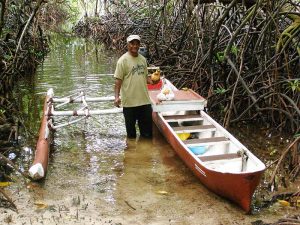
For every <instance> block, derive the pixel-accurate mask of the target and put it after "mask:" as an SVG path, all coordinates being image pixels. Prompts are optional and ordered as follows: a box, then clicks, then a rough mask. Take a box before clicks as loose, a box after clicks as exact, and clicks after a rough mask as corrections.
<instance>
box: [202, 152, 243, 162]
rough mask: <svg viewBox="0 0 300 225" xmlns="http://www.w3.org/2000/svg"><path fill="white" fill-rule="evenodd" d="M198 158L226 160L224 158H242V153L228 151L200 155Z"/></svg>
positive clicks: (205, 160) (203, 160)
mask: <svg viewBox="0 0 300 225" xmlns="http://www.w3.org/2000/svg"><path fill="white" fill-rule="evenodd" d="M198 158H199V159H200V160H201V161H202V162H207V161H215V160H224V159H236V158H241V155H240V154H238V153H228V154H222V155H208V156H198Z"/></svg>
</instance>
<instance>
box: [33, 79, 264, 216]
mask: <svg viewBox="0 0 300 225" xmlns="http://www.w3.org/2000/svg"><path fill="white" fill-rule="evenodd" d="M163 80H164V82H160V85H148V89H149V95H150V99H151V101H152V108H153V115H152V117H153V122H154V123H155V124H156V126H157V127H158V128H159V130H160V131H161V133H162V134H163V135H164V136H165V138H166V140H167V141H168V142H169V144H170V145H171V146H172V148H173V149H174V151H175V152H176V153H177V154H178V155H179V156H180V158H181V159H182V160H183V161H184V162H185V164H186V165H187V166H188V167H189V168H190V169H191V171H192V172H193V173H194V174H195V175H196V176H197V177H198V178H199V180H200V181H201V183H203V184H204V185H205V186H206V187H207V188H208V189H210V190H211V191H213V192H214V193H216V194H218V195H220V196H222V197H224V198H227V199H229V200H231V201H233V202H235V203H236V204H237V205H239V206H240V207H241V208H242V209H243V210H245V211H246V212H250V210H251V199H252V196H253V193H254V191H255V189H256V187H257V186H258V184H259V182H260V178H261V176H262V174H263V172H264V170H265V165H264V164H263V163H262V162H261V161H260V160H259V159H258V158H257V157H256V156H255V155H254V154H252V153H251V152H250V150H248V149H247V148H246V147H245V146H244V145H243V144H241V143H240V142H239V141H238V140H237V139H236V138H235V137H234V136H233V135H231V134H230V133H229V132H228V131H227V130H226V129H224V128H223V127H222V126H221V125H220V124H218V123H217V122H216V121H215V120H214V119H212V118H211V117H210V116H209V115H208V114H207V113H205V112H204V109H205V107H206V100H205V99H204V98H203V97H201V96H200V95H198V94H197V93H195V92H194V91H192V90H191V89H187V90H178V89H177V88H176V87H175V86H174V85H173V84H172V83H171V82H169V81H168V80H167V79H163ZM161 85H167V86H168V87H169V88H170V89H171V91H172V92H173V93H174V96H173V99H172V100H168V101H161V100H159V99H158V96H159V94H160V93H161V89H162V86H161ZM113 99H114V98H113V97H98V98H88V97H85V95H84V93H81V94H79V95H78V96H77V97H68V98H55V97H54V96H53V90H52V89H50V90H49V91H48V93H47V97H46V99H45V104H44V115H43V119H42V122H41V128H40V136H39V140H38V143H37V148H36V155H35V159H34V162H33V165H32V167H31V168H30V169H29V174H30V176H31V177H32V178H33V179H36V180H38V179H41V178H43V177H44V176H45V174H46V171H47V165H48V157H49V134H50V132H51V131H52V130H55V129H57V128H59V127H62V126H66V125H69V124H72V123H75V122H78V121H80V120H81V119H84V118H86V117H88V116H90V115H99V114H111V113H120V112H122V108H114V109H104V110H89V109H88V105H87V102H89V101H91V102H97V101H113ZM71 102H81V103H83V108H81V109H79V110H77V111H56V110H55V107H54V103H56V104H57V103H59V104H58V105H57V106H56V108H58V107H60V106H62V105H65V104H68V103H71ZM67 115H69V116H83V117H82V118H79V119H76V120H73V121H69V122H68V123H65V124H61V125H57V126H55V125H54V124H53V122H52V121H53V120H52V118H53V117H54V116H67Z"/></svg>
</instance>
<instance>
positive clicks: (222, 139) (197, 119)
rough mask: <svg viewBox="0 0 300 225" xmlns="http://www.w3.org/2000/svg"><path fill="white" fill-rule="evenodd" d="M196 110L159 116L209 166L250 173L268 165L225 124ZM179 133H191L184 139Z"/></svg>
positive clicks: (219, 170) (229, 171)
mask: <svg viewBox="0 0 300 225" xmlns="http://www.w3.org/2000/svg"><path fill="white" fill-rule="evenodd" d="M197 112H199V111H177V112H160V113H159V116H161V118H162V119H163V120H165V122H166V124H167V126H168V127H169V129H170V130H171V132H173V135H174V136H175V137H176V138H177V139H178V141H179V142H181V144H182V145H183V146H184V148H185V149H186V151H188V152H189V153H190V154H191V155H192V156H193V157H194V159H195V160H196V161H198V162H199V163H200V164H202V165H203V166H205V167H206V168H207V169H209V170H214V171H218V172H223V173H251V172H257V171H261V170H264V169H265V165H264V164H263V163H262V162H261V161H260V160H259V159H258V158H257V157H256V156H255V155H253V154H252V153H251V152H250V151H249V150H248V149H247V148H246V147H245V146H244V145H242V144H241V143H240V142H239V141H238V140H237V139H236V138H235V137H233V136H232V135H231V134H230V133H229V132H228V131H227V130H226V129H225V128H223V127H222V126H221V125H219V124H218V123H217V122H216V121H215V120H213V119H212V118H211V117H210V116H209V115H207V114H206V113H205V112H203V111H200V114H199V113H198V114H197ZM178 134H186V135H190V136H189V138H188V139H186V140H184V139H183V138H180V137H179V136H180V135H178ZM197 149H198V150H199V149H200V150H201V151H200V152H199V151H198V150H197Z"/></svg>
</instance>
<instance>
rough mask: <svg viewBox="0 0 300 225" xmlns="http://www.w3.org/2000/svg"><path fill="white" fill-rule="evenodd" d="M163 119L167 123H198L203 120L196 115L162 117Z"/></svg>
mask: <svg viewBox="0 0 300 225" xmlns="http://www.w3.org/2000/svg"><path fill="white" fill-rule="evenodd" d="M164 119H165V120H166V121H167V122H178V121H180V122H183V121H199V120H203V118H202V117H201V115H199V114H196V115H173V116H164Z"/></svg>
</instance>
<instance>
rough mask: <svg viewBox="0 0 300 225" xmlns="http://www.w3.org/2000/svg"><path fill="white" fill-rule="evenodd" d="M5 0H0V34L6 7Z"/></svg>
mask: <svg viewBox="0 0 300 225" xmlns="http://www.w3.org/2000/svg"><path fill="white" fill-rule="evenodd" d="M5 4H6V0H1V12H0V36H1V34H2V29H3V27H4V14H5V9H6V5H5Z"/></svg>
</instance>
